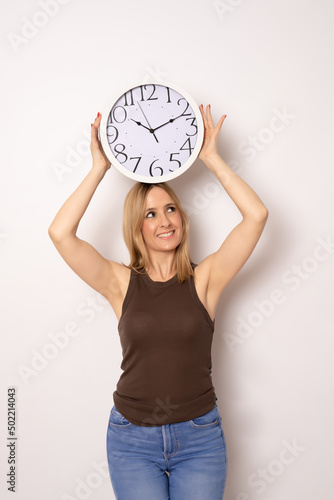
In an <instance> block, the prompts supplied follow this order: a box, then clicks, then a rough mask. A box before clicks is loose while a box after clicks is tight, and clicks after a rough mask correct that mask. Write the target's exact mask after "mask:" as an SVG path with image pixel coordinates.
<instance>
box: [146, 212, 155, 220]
mask: <svg viewBox="0 0 334 500" xmlns="http://www.w3.org/2000/svg"><path fill="white" fill-rule="evenodd" d="M151 214H153V215H154V212H148V214H146V217H145V218H146V219H152V217H151V216H150V215H151Z"/></svg>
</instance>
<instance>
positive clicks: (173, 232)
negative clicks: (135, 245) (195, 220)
mask: <svg viewBox="0 0 334 500" xmlns="http://www.w3.org/2000/svg"><path fill="white" fill-rule="evenodd" d="M141 230H142V234H143V238H144V241H145V244H146V246H147V247H148V248H149V249H151V250H155V251H165V250H172V249H175V248H176V247H177V246H178V245H179V244H180V242H181V240H182V234H183V230H182V219H181V215H180V212H179V211H178V209H177V207H176V205H175V203H174V201H173V199H172V198H171V197H170V195H169V194H168V193H167V192H166V191H165V190H164V189H162V188H161V187H158V186H155V187H153V188H152V189H151V190H150V191H149V192H148V193H147V196H146V207H145V214H144V220H143V224H142V228H141Z"/></svg>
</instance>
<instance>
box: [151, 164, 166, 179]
mask: <svg viewBox="0 0 334 500" xmlns="http://www.w3.org/2000/svg"><path fill="white" fill-rule="evenodd" d="M156 161H159V160H154V161H152V163H151V165H150V176H151V177H154V174H153V169H154V170H155V169H156V168H158V169H159V170H160V171H161V173H160V175H163V173H164V171H163V169H162V167H153V165H154V163H155V162H156ZM156 177H157V176H156Z"/></svg>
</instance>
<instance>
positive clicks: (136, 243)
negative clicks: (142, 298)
mask: <svg viewBox="0 0 334 500" xmlns="http://www.w3.org/2000/svg"><path fill="white" fill-rule="evenodd" d="M154 186H157V187H160V188H162V189H164V190H165V191H166V192H167V193H168V194H169V196H170V197H171V198H172V200H173V202H174V203H175V206H176V208H177V210H178V211H179V213H180V216H181V220H182V229H183V232H182V233H183V234H182V240H181V242H180V244H179V245H178V246H177V248H176V249H175V263H176V269H177V276H178V281H179V283H182V282H183V281H185V280H186V279H188V278H190V276H193V275H194V272H193V268H192V265H191V264H192V261H191V259H190V255H189V217H188V214H187V213H186V212H185V210H184V209H183V207H182V205H181V203H180V200H179V198H178V196H177V194H176V193H175V191H174V190H173V189H172V188H171V187H170V186H169V185H168V184H167V183H166V182H159V183H154V184H149V183H144V182H137V183H136V184H135V185H134V186H133V187H132V188H131V189H130V191H129V192H128V194H127V196H126V198H125V201H124V208H123V237H124V241H125V244H126V246H127V248H128V250H129V253H130V264H129V265H126V264H123V262H122V264H123V265H124V266H126V267H128V268H133V269H135V270H136V271H137V272H140V273H142V274H146V273H147V269H148V268H149V263H150V260H149V255H148V252H147V249H146V245H145V242H144V238H143V235H142V231H141V228H142V224H143V221H144V216H145V209H146V197H147V194H148V192H149V191H150V190H151V189H152V188H153V187H154Z"/></svg>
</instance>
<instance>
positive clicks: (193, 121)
mask: <svg viewBox="0 0 334 500" xmlns="http://www.w3.org/2000/svg"><path fill="white" fill-rule="evenodd" d="M188 120H192V122H191V126H192V127H195V132H194V133H193V134H186V135H190V136H193V135H196V134H197V125H196V123H197V122H196V118H187V120H186V121H188Z"/></svg>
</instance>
